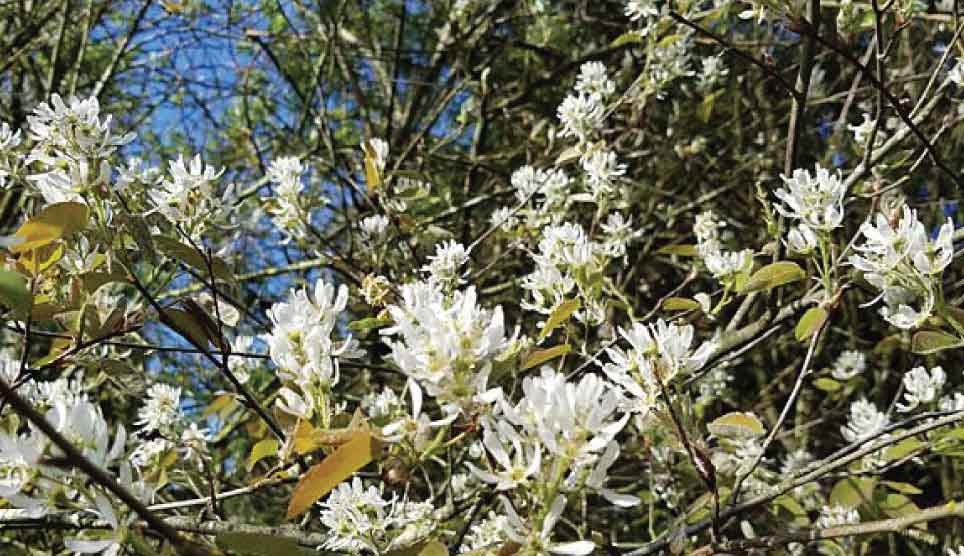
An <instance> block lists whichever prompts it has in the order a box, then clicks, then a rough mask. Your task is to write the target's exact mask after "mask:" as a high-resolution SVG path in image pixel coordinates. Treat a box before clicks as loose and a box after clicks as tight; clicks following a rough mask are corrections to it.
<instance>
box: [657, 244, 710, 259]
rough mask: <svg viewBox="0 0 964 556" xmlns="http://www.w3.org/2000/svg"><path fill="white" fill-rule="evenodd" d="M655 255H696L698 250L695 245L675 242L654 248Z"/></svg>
mask: <svg viewBox="0 0 964 556" xmlns="http://www.w3.org/2000/svg"><path fill="white" fill-rule="evenodd" d="M656 254H657V255H679V256H680V257H696V256H697V255H699V254H700V253H699V250H698V249H697V248H696V246H695V245H692V244H688V243H677V244H675V245H664V246H662V247H660V248H659V249H657V250H656Z"/></svg>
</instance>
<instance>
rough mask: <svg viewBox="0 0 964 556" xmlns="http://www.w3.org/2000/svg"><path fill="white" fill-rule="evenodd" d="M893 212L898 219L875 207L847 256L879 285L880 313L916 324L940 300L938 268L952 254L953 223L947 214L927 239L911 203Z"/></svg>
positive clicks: (903, 324)
mask: <svg viewBox="0 0 964 556" xmlns="http://www.w3.org/2000/svg"><path fill="white" fill-rule="evenodd" d="M895 218H899V220H897V221H896V223H895V222H894V221H892V220H891V219H890V218H888V216H887V215H885V214H882V213H879V214H877V216H876V218H875V220H874V222H873V223H870V222H867V223H865V224H864V225H862V226H861V227H860V233H861V235H862V236H863V239H864V242H863V243H858V244H857V245H855V249H856V251H857V254H856V255H852V256H851V257H850V259H849V260H850V263H851V264H852V265H853V266H854V267H855V268H856V269H857V270H859V271H860V272H862V273H863V276H864V278H865V279H866V280H867V281H868V282H870V284H871V285H873V286H874V287H876V288H877V289H878V290H880V295H879V296H878V298H877V299H878V300H879V299H883V301H884V307H883V308H881V310H880V312H881V315H883V317H884V319H885V320H886V321H887V322H889V323H890V324H892V325H894V326H896V327H898V328H905V329H909V328H914V327H917V326H920V325H921V324H922V323H923V322H924V320H926V319H927V317H929V316H930V315H931V312H932V311H933V309H934V306H935V304H936V303H937V301H938V294H939V292H940V289H941V288H940V284H941V282H940V281H941V274H942V272H943V271H944V269H945V268H946V267H947V265H949V264H950V263H951V259H952V258H953V256H954V244H953V237H952V236H953V232H954V225H953V224H952V223H951V221H950V220H948V221H947V222H945V223H944V224H943V225H942V226H941V227H940V230H939V232H938V234H937V237H936V238H935V239H930V238H929V237H928V235H927V230H926V228H925V227H924V224H923V223H922V222H921V221H920V220H918V219H917V212H916V211H914V210H913V209H911V208H910V207H908V206H906V205H905V206H904V207H902V209H901V212H900V215H899V216H896V217H895ZM875 301H876V300H875ZM915 305H916V307H915Z"/></svg>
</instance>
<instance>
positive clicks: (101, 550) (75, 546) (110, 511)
mask: <svg viewBox="0 0 964 556" xmlns="http://www.w3.org/2000/svg"><path fill="white" fill-rule="evenodd" d="M94 504H95V505H96V510H91V511H92V513H94V514H95V515H97V517H98V518H100V519H102V520H104V521H106V522H107V524H108V525H110V528H111V533H110V535H109V536H108V537H107V538H96V539H91V540H86V539H66V540H65V541H64V546H65V547H66V548H67V550H73V551H74V553H75V554H102V555H103V556H116V555H117V554H118V553H119V552H120V549H121V548H122V545H121V538H120V523H119V522H118V520H117V514H115V513H114V508H113V507H112V506H111V503H110V501H109V500H108V499H107V497H106V496H104V495H103V494H101V493H99V492H98V493H97V494H96V495H95V496H94ZM95 534H96V533H95ZM97 536H98V537H102V535H97Z"/></svg>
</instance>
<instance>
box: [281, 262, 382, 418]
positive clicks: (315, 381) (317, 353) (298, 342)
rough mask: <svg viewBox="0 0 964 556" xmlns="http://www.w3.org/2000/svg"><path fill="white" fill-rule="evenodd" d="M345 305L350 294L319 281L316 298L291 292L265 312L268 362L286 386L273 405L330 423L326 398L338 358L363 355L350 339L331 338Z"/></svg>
mask: <svg viewBox="0 0 964 556" xmlns="http://www.w3.org/2000/svg"><path fill="white" fill-rule="evenodd" d="M347 304H348V288H347V287H346V286H344V285H342V286H340V287H339V288H338V293H337V296H336V293H335V287H334V286H333V285H331V284H329V283H327V282H325V281H324V280H323V279H319V280H318V281H317V282H315V288H314V294H313V295H309V294H308V291H307V289H304V288H303V289H300V290H297V291H293V292H291V298H290V299H289V300H287V301H282V302H279V303H276V304H274V306H272V307H271V309H269V310H268V317H269V318H270V319H271V324H272V330H271V333H270V334H269V335H267V336H266V337H265V341H266V342H267V343H268V347H269V353H270V355H271V360H272V361H273V362H274V364H275V365H277V367H278V376H279V377H280V378H281V380H282V382H283V383H284V384H285V386H284V387H283V388H282V389H281V391H280V397H279V398H278V401H277V405H278V407H279V408H280V409H282V410H283V411H285V412H286V413H289V414H291V415H295V416H299V417H302V418H304V419H311V418H312V416H314V415H316V414H319V415H320V418H321V419H322V421H323V422H324V421H325V420H326V419H328V417H329V415H328V412H329V408H328V406H327V400H328V395H329V393H330V391H331V387H332V386H333V385H335V384H336V383H337V382H338V377H339V367H338V358H339V357H342V358H357V357H361V356H362V355H363V354H364V352H363V351H361V350H360V349H359V348H358V343H357V341H355V340H354V339H353V338H352V337H351V335H348V336H347V337H346V338H344V339H342V340H338V339H336V338H335V337H333V335H332V334H333V332H334V331H335V325H336V324H337V323H338V318H339V316H340V315H341V313H342V312H343V311H344V310H345V306H346V305H347Z"/></svg>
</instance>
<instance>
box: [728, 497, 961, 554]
mask: <svg viewBox="0 0 964 556" xmlns="http://www.w3.org/2000/svg"><path fill="white" fill-rule="evenodd" d="M949 517H956V518H958V519H964V502H948V503H947V504H944V505H942V506H935V507H933V508H927V509H925V510H921V511H919V512H914V513H912V514H908V515H903V516H900V517H894V518H891V519H881V520H879V521H868V522H866V523H856V524H853V525H838V526H836V527H827V528H826V529H808V530H803V531H793V532H790V533H786V534H782V535H773V536H769V537H761V538H758V539H743V540H735V541H725V542H721V543H717V544H716V545H713V546H712V550H713V554H724V553H726V554H729V553H732V552H744V551H747V550H751V549H760V548H762V549H773V548H777V547H780V546H783V545H786V544H789V543H791V542H814V541H818V540H823V539H836V538H841V537H857V536H863V535H873V534H875V533H899V532H900V531H903V530H905V529H907V528H909V527H911V526H913V525H917V524H918V523H927V522H928V521H936V520H938V519H946V518H949Z"/></svg>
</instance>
